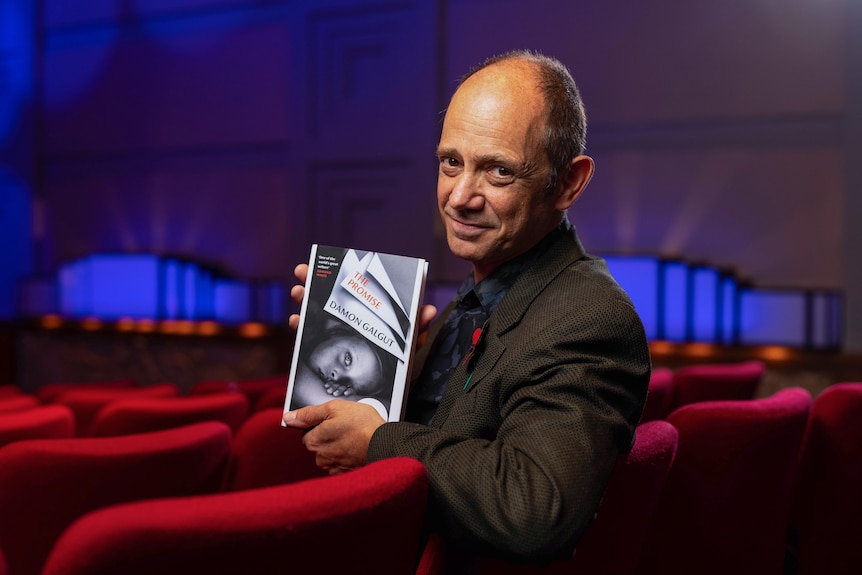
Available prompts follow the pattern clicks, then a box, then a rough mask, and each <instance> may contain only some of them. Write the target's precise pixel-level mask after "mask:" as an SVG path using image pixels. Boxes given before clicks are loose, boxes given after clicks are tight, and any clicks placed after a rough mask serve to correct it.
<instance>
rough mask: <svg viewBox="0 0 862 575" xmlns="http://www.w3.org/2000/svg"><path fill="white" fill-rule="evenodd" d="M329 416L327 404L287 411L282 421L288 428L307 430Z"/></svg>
mask: <svg viewBox="0 0 862 575" xmlns="http://www.w3.org/2000/svg"><path fill="white" fill-rule="evenodd" d="M328 416H329V408H328V407H327V404H326V403H324V404H321V405H310V406H308V407H301V408H299V409H294V410H293V411H286V412H285V413H284V416H283V417H282V419H283V420H284V424H285V425H287V426H288V427H299V428H301V429H305V428H308V427H314V426H315V425H318V424H319V423H320V422H322V421H324V420H325V419H326V418H327V417H328Z"/></svg>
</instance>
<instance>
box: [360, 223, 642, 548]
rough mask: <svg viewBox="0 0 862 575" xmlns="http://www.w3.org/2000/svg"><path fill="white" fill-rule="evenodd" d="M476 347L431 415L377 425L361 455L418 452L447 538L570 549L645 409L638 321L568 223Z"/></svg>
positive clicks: (434, 516) (474, 544) (476, 544)
mask: <svg viewBox="0 0 862 575" xmlns="http://www.w3.org/2000/svg"><path fill="white" fill-rule="evenodd" d="M474 357H475V358H478V360H477V361H475V363H472V362H471V363H468V364H466V365H465V364H464V363H462V364H461V365H460V366H459V367H458V368H457V369H456V370H455V372H454V373H453V375H452V378H451V379H450V381H449V384H448V386H447V389H446V392H445V394H444V395H443V399H442V401H441V403H440V407H439V408H438V410H437V413H436V414H435V416H434V419H433V420H432V422H431V425H430V426H423V425H419V424H414V423H407V422H397V423H386V424H384V425H383V426H381V427H380V428H378V430H377V431H376V432H375V433H374V436H373V437H372V439H371V444H370V446H369V451H368V460H369V461H375V460H379V459H383V458H386V457H393V456H408V457H414V458H416V459H418V460H419V461H421V462H422V463H424V464H425V466H426V468H427V470H428V475H429V478H430V484H431V495H430V501H429V505H430V507H429V515H428V519H429V527H430V528H431V529H433V530H435V531H437V532H439V533H440V534H441V535H442V536H443V538H444V539H445V540H447V541H448V542H450V543H452V544H454V545H456V546H459V547H462V548H464V549H469V550H471V551H472V552H476V553H480V554H487V555H492V556H497V557H502V558H505V559H510V560H519V561H520V560H527V561H531V562H544V561H548V560H550V559H554V558H565V557H568V556H571V554H572V552H573V550H574V547H575V544H576V543H577V541H578V539H579V537H580V535H581V534H582V532H583V531H584V529H586V527H587V526H588V525H589V523H590V522H591V521H592V519H593V516H594V512H595V510H596V507H597V506H598V504H599V501H600V500H601V497H602V494H603V493H604V489H605V485H606V483H607V480H608V477H609V475H610V473H611V470H612V469H613V467H614V464H615V463H616V461H617V457H618V456H619V455H620V454H621V453H622V452H624V451H626V450H627V449H629V448H630V446H631V444H632V439H633V437H634V429H635V426H636V425H637V422H638V419H639V418H640V414H641V411H642V409H643V404H644V401H645V399H646V392H647V385H648V382H649V375H650V358H649V350H648V347H647V342H646V337H645V335H644V329H643V325H642V324H641V321H640V319H639V317H638V315H637V314H636V313H635V310H634V308H633V306H632V303H631V301H630V300H629V298H628V296H627V295H626V293H625V292H624V291H623V290H622V289H621V288H620V287H619V285H618V284H617V283H616V282H615V281H614V279H613V278H612V277H611V275H610V274H609V272H608V269H607V266H606V264H605V263H604V261H603V260H600V259H596V258H594V257H592V256H589V255H587V254H585V252H584V249H583V247H582V246H581V244H580V241H579V240H578V238H577V235H576V234H575V232H574V230H571V231H568V232H564V233H562V234H560V236H559V238H558V240H557V241H555V242H554V243H553V244H552V245H551V247H550V248H549V249H548V250H547V251H546V252H545V253H543V254H542V255H541V256H540V257H539V259H538V260H537V261H536V262H535V263H534V264H533V265H532V266H531V267H530V268H529V269H528V270H527V271H525V272H524V274H523V275H522V277H520V278H519V279H518V281H517V282H516V283H515V285H514V286H512V288H511V289H510V290H509V293H508V294H506V296H505V297H504V298H503V300H502V301H501V302H500V304H499V306H498V307H497V309H496V310H495V311H494V313H492V314H491V316H490V318H489V322H488V324H487V326H486V329H485V330H484V331H483V334H482V338H481V340H480V342H479V344H478V346H477V350H476V353H475V354H474ZM471 372H472V375H471ZM468 380H469V381H468Z"/></svg>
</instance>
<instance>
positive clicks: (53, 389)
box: [36, 379, 137, 403]
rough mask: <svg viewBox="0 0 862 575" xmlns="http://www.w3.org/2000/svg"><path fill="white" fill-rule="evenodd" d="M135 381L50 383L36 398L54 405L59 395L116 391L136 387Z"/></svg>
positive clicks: (41, 389)
mask: <svg viewBox="0 0 862 575" xmlns="http://www.w3.org/2000/svg"><path fill="white" fill-rule="evenodd" d="M136 386H137V382H136V381H135V380H133V379H117V380H113V381H93V382H82V383H48V384H45V385H43V386H42V387H40V388H39V389H37V390H36V396H37V397H38V398H39V401H41V402H42V403H52V402H53V401H54V400H55V399H56V398H57V396H58V395H60V394H61V393H65V392H67V391H72V390H75V389H116V388H118V387H136Z"/></svg>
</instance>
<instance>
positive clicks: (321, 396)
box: [284, 244, 428, 421]
mask: <svg viewBox="0 0 862 575" xmlns="http://www.w3.org/2000/svg"><path fill="white" fill-rule="evenodd" d="M427 274H428V262H427V261H425V260H424V259H422V258H415V257H409V256H402V255H394V254H386V253H381V252H372V251H363V250H357V249H352V248H342V247H333V246H323V245H319V244H314V245H313V246H312V247H311V256H310V258H309V262H308V276H307V278H306V281H305V297H304V298H303V301H302V307H301V309H300V312H299V326H298V328H297V331H296V342H295V344H294V349H293V357H292V358H291V366H290V375H289V378H288V385H287V394H286V396H285V401H284V409H285V410H293V409H297V408H300V407H305V406H307V405H317V404H321V403H325V402H326V401H329V400H331V399H346V400H350V401H360V402H362V403H368V404H370V405H372V406H373V407H375V409H377V411H378V412H379V413H380V415H381V416H382V417H383V419H385V420H386V421H398V420H400V419H401V418H402V417H403V415H404V409H405V403H406V401H405V400H406V396H407V391H408V385H409V381H410V368H411V364H412V359H413V351H414V350H415V347H416V338H417V335H418V334H417V331H418V330H417V327H418V326H417V318H418V316H419V306H420V304H421V302H422V296H423V292H424V289H425V278H426V276H427Z"/></svg>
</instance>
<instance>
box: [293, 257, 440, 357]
mask: <svg viewBox="0 0 862 575" xmlns="http://www.w3.org/2000/svg"><path fill="white" fill-rule="evenodd" d="M293 275H295V276H296V279H297V280H299V284H297V285H295V286H293V287H292V288H290V297H291V299H293V301H295V302H296V303H297V304H299V305H302V298H303V297H305V280H306V278H307V277H308V264H299V265H298V266H296V267H295V268H293ZM436 316H437V308H436V307H434V306H433V305H423V306H422V309H420V310H419V322H418V326H417V328H418V329H419V337H420V338H421V337H423V336H424V334H425V332H426V331H428V326H429V325H430V324H431V320H433V319H434V318H435V317H436ZM288 325H290V329H292V330H296V328H297V327H299V314H296V313H294V314H291V316H290V318H289V319H288ZM420 342H421V339H420Z"/></svg>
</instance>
